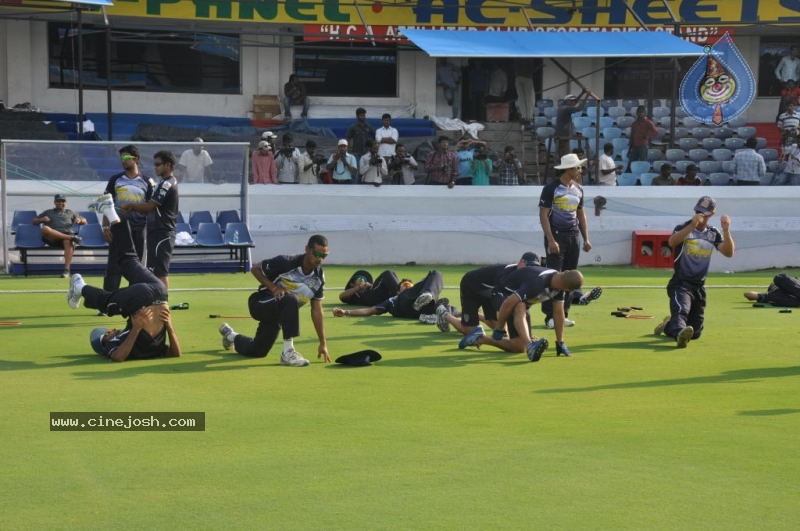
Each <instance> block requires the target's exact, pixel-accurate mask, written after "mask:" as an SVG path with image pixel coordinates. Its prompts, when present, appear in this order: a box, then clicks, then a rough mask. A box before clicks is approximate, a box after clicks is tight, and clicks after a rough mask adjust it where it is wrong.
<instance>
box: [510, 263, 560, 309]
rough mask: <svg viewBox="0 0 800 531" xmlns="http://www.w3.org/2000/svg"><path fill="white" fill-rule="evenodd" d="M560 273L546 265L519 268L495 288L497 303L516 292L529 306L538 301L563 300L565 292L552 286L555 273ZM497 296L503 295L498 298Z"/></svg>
mask: <svg viewBox="0 0 800 531" xmlns="http://www.w3.org/2000/svg"><path fill="white" fill-rule="evenodd" d="M556 273H558V271H556V270H555V269H548V268H546V267H537V266H529V267H523V268H522V269H517V270H516V271H514V272H513V273H510V274H509V275H508V276H506V277H505V279H504V280H503V281H502V282H501V284H499V285H498V286H497V287H496V288H495V290H494V297H496V299H495V300H496V301H498V302H497V303H496V305H498V308H499V303H500V302H502V300H505V298H506V297H508V296H510V295H513V294H516V295H517V296H518V297H519V299H520V300H521V301H522V302H524V303H525V304H527V305H528V306H530V305H532V304H535V303H537V302H545V301H549V300H553V301H563V300H564V292H563V291H561V290H558V289H554V288H551V287H550V283H551V282H552V279H553V275H555V274H556ZM497 297H502V300H498V299H497Z"/></svg>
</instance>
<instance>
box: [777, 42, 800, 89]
mask: <svg viewBox="0 0 800 531" xmlns="http://www.w3.org/2000/svg"><path fill="white" fill-rule="evenodd" d="M775 77H777V78H778V81H780V82H781V83H786V82H787V81H789V80H790V79H792V80H795V81H797V80H798V79H800V57H797V46H796V45H794V46H791V47H790V48H789V55H784V56H783V57H781V60H780V62H778V66H777V67H776V68H775Z"/></svg>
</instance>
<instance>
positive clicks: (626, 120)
mask: <svg viewBox="0 0 800 531" xmlns="http://www.w3.org/2000/svg"><path fill="white" fill-rule="evenodd" d="M634 120H635V118H634V117H633V116H620V117H619V118H617V119H616V121H615V122H614V123H616V124H617V127H619V128H620V129H625V128H627V127H630V126H631V124H633V121H634Z"/></svg>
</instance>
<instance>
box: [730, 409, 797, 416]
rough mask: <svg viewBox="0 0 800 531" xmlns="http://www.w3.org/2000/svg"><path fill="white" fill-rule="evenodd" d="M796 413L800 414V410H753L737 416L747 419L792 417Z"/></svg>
mask: <svg viewBox="0 0 800 531" xmlns="http://www.w3.org/2000/svg"><path fill="white" fill-rule="evenodd" d="M794 413H800V409H753V410H750V411H740V412H739V413H737V414H738V415H742V416H745V417H770V416H773V415H792V414H794Z"/></svg>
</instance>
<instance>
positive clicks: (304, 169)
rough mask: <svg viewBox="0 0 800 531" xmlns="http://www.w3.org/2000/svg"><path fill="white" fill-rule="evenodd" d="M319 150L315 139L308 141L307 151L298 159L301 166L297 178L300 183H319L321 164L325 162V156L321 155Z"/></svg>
mask: <svg viewBox="0 0 800 531" xmlns="http://www.w3.org/2000/svg"><path fill="white" fill-rule="evenodd" d="M316 152H317V143H316V142H314V141H313V140H309V141H307V142H306V151H305V153H301V154H300V157H299V158H298V159H297V165H298V167H299V168H300V175H299V177H298V179H297V182H298V183H299V184H317V183H318V182H319V168H320V164H322V165H324V164H325V157H323V156H319V155H317V154H316Z"/></svg>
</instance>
